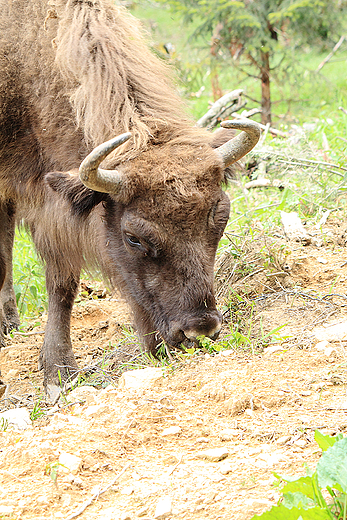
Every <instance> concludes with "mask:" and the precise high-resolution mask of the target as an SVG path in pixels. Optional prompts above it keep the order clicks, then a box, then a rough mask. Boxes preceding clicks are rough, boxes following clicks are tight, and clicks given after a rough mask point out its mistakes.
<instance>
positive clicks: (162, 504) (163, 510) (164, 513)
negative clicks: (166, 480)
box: [154, 497, 172, 520]
mask: <svg viewBox="0 0 347 520" xmlns="http://www.w3.org/2000/svg"><path fill="white" fill-rule="evenodd" d="M171 511H172V502H171V498H170V497H164V498H161V499H160V500H159V502H158V503H157V506H156V508H155V513H154V518H157V519H158V520H161V519H162V518H167V517H168V516H170V515H171Z"/></svg>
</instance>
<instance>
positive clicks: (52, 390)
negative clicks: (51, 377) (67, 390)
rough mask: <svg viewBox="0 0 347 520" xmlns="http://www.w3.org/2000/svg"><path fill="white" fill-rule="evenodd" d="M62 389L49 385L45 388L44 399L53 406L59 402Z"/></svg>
mask: <svg viewBox="0 0 347 520" xmlns="http://www.w3.org/2000/svg"><path fill="white" fill-rule="evenodd" d="M62 392H63V391H62V389H61V387H60V386H58V385H53V384H49V385H47V386H46V398H47V401H49V402H50V403H51V404H55V403H57V402H58V401H59V399H60V396H61V395H62Z"/></svg>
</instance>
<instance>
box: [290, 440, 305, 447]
mask: <svg viewBox="0 0 347 520" xmlns="http://www.w3.org/2000/svg"><path fill="white" fill-rule="evenodd" d="M293 444H295V446H298V447H299V448H304V447H305V446H306V444H307V442H306V441H305V439H298V440H297V441H294V442H293Z"/></svg>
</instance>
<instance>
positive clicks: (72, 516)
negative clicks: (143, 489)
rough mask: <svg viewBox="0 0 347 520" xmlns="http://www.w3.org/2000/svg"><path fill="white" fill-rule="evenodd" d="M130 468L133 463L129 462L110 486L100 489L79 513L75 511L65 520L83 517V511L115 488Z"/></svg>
mask: <svg viewBox="0 0 347 520" xmlns="http://www.w3.org/2000/svg"><path fill="white" fill-rule="evenodd" d="M130 466H131V463H130V462H129V464H127V465H126V466H124V468H123V469H122V470H121V471H120V472H119V473H118V474H117V475H116V476H115V478H114V479H113V480H112V481H111V482H110V483H109V484H107V486H106V487H104V488H103V489H100V490H99V491H97V492H96V493H94V495H92V496H91V497H90V498H89V499H88V500H86V501H85V502H84V504H82V506H81V507H80V508H79V509H77V511H75V512H74V513H72V514H71V515H69V516H68V517H67V518H66V519H65V520H72V519H73V518H76V517H77V516H79V515H81V514H82V513H83V511H85V510H86V509H87V507H88V506H90V504H92V503H93V501H94V500H95V499H97V498H99V496H100V495H102V494H103V493H105V492H106V491H107V490H109V489H110V487H112V486H114V484H115V483H116V482H117V480H118V479H119V478H120V477H121V476H122V475H123V473H125V472H126V470H127V469H128V468H129V467H130Z"/></svg>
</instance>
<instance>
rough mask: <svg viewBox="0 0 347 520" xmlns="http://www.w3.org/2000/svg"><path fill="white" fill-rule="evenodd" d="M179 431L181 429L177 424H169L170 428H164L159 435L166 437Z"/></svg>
mask: <svg viewBox="0 0 347 520" xmlns="http://www.w3.org/2000/svg"><path fill="white" fill-rule="evenodd" d="M181 431H182V429H181V428H180V427H179V426H170V428H165V430H163V431H162V432H161V434H160V435H161V436H162V437H168V436H169V435H178V434H179V433H181Z"/></svg>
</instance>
